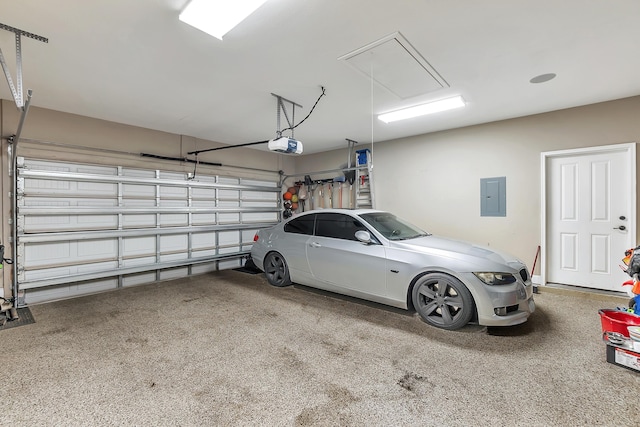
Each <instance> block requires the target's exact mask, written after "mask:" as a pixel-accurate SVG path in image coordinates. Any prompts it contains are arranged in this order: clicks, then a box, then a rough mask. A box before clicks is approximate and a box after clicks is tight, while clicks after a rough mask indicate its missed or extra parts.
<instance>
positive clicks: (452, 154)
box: [0, 97, 640, 295]
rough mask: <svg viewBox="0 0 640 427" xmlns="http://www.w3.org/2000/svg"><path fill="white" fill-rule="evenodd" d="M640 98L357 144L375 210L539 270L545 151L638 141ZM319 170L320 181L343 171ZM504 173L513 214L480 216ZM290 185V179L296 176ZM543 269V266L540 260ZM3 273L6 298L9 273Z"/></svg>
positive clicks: (43, 113) (93, 134) (89, 128)
mask: <svg viewBox="0 0 640 427" xmlns="http://www.w3.org/2000/svg"><path fill="white" fill-rule="evenodd" d="M639 113H640V97H633V98H627V99H622V100H618V101H612V102H606V103H601V104H594V105H590V106H586V107H579V108H572V109H568V110H562V111H556V112H552V113H545V114H539V115H535V116H529V117H524V118H518V119H512V120H505V121H501V122H494V123H489V124H484V125H478V126H472V127H467V128H462V129H455V130H450V131H446V132H438V133H432V134H426V135H420V136H416V137H411V138H404V139H399V140H394V141H386V142H379V143H376V144H374V145H373V147H371V145H370V144H359V145H358V146H356V149H361V148H373V158H374V166H375V167H374V173H375V193H376V203H377V208H379V209H384V210H390V211H393V212H396V213H397V214H399V215H400V216H402V217H404V218H406V219H408V220H410V221H411V222H414V223H416V224H417V225H419V226H421V227H423V228H424V229H426V230H428V231H430V232H432V233H436V234H441V235H446V236H449V237H454V238H458V239H464V240H469V241H473V242H476V243H481V244H485V245H488V246H490V247H493V248H496V249H500V250H504V251H507V252H510V253H512V254H514V255H516V256H518V257H520V258H521V259H522V260H523V261H525V262H526V263H527V265H529V267H531V265H532V264H533V259H534V256H535V252H536V249H537V246H538V245H539V244H540V153H541V152H544V151H553V150H560V149H569V148H581V147H590V146H599V145H609V144H618V143H624V142H637V141H639V140H640V120H638V117H639ZM19 117H20V114H19V111H18V110H17V109H16V108H15V105H14V104H13V102H11V101H6V100H5V101H2V103H1V104H0V131H1V134H2V136H3V137H7V136H9V135H11V134H13V133H15V131H16V128H17V125H18V121H19ZM22 137H23V138H28V139H37V140H45V141H52V142H56V143H63V144H71V145H77V146H84V147H92V148H98V149H105V148H106V149H109V150H114V151H125V152H129V153H132V154H133V155H126V154H117V153H111V152H99V154H97V153H96V152H93V151H86V152H85V151H84V150H78V149H68V148H66V149H65V148H61V147H56V146H52V145H41V144H30V143H21V144H20V148H19V150H18V152H19V154H20V155H26V156H33V157H41V158H49V159H58V160H66V161H78V162H89V163H97V164H120V165H125V166H131V167H141V168H150V169H156V168H160V169H165V170H179V171H183V172H185V173H187V172H191V171H192V170H193V164H182V163H177V162H166V161H156V160H149V159H141V158H140V157H138V156H136V155H135V154H137V153H140V152H149V153H153V154H159V155H164V156H172V157H184V156H185V155H186V153H187V152H188V151H192V150H195V149H203V148H209V147H215V146H216V145H218V144H216V143H215V142H211V141H203V140H199V139H196V138H192V137H185V136H180V135H176V134H170V133H166V132H159V131H154V130H149V129H143V128H138V127H134V126H127V125H123V124H118V123H113V122H107V121H103V120H97V119H92V118H87V117H82V116H78V115H73V114H67V113H61V112H56V111H51V110H46V109H41V108H35V107H34V108H32V109H31V110H30V112H29V116H28V118H27V121H26V123H25V126H24V129H23V133H22ZM2 144H3V146H2V156H3V159H2V160H3V161H2V165H1V166H0V172H1V173H2V174H1V176H2V189H3V196H2V197H1V198H0V208H1V209H2V213H3V222H2V227H1V232H2V242H3V243H4V244H5V245H6V246H7V247H8V250H7V256H8V257H12V256H13V255H12V254H11V251H10V246H11V245H10V244H9V243H8V242H9V235H10V226H9V223H8V219H9V218H10V205H11V203H10V201H9V198H8V194H9V191H10V180H9V179H7V176H6V175H7V159H6V147H7V142H6V140H5V139H3V141H2ZM200 160H203V161H209V162H220V163H222V164H223V165H225V166H224V167H222V168H210V167H206V166H201V167H199V169H198V170H199V171H200V172H201V173H203V174H204V173H218V174H229V175H238V174H239V175H243V176H255V177H265V176H268V177H273V174H269V173H265V172H260V171H250V170H240V169H235V168H233V167H229V166H230V165H233V166H242V167H247V168H255V169H261V170H272V171H278V170H284V171H285V172H286V173H288V174H293V173H296V172H297V173H305V172H313V171H319V170H327V169H336V168H341V167H342V166H343V165H344V164H346V163H347V149H346V148H345V149H343V150H335V151H330V152H326V153H319V154H311V155H303V156H300V157H295V158H294V157H291V156H286V155H282V154H274V153H269V152H264V151H258V150H254V149H248V148H238V149H232V150H222V151H217V152H211V153H207V154H203V155H201V156H200ZM335 175H337V174H328V175H325V176H317V175H314V176H313V178H314V179H318V178H323V177H329V176H335ZM497 176H506V178H507V216H506V217H503V218H492V217H480V178H489V177H497ZM301 179H302V178H292V179H289V180H288V181H287V183H288V184H291V183H292V182H293V181H295V180H301ZM538 265H539V264H538ZM8 273H9V269H8V268H7V269H6V271H5V272H4V275H3V278H4V291H5V295H10V286H11V283H10V275H9V274H8Z"/></svg>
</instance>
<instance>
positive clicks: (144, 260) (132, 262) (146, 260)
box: [122, 254, 156, 267]
mask: <svg viewBox="0 0 640 427" xmlns="http://www.w3.org/2000/svg"><path fill="white" fill-rule="evenodd" d="M154 262H156V256H155V254H154V255H150V256H141V257H136V258H126V259H123V260H122V264H123V266H124V267H137V266H141V265H150V264H153V263H154Z"/></svg>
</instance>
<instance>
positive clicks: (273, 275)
mask: <svg viewBox="0 0 640 427" xmlns="http://www.w3.org/2000/svg"><path fill="white" fill-rule="evenodd" d="M264 274H265V276H267V281H268V282H269V284H270V285H272V286H277V287H279V288H281V287H284V286H289V285H290V284H291V278H290V276H289V267H288V266H287V262H286V261H285V260H284V257H283V256H282V255H280V254H279V253H278V252H271V253H269V254H268V255H267V257H266V258H265V259H264Z"/></svg>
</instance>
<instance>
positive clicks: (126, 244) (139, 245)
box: [122, 236, 156, 257]
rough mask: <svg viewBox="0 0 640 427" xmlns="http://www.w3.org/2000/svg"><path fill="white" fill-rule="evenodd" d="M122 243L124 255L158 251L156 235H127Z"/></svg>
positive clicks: (146, 253)
mask: <svg viewBox="0 0 640 427" xmlns="http://www.w3.org/2000/svg"><path fill="white" fill-rule="evenodd" d="M122 243H123V245H122V246H123V252H122V255H123V257H130V256H135V255H148V254H149V253H155V252H156V237H155V236H141V237H125V238H123V239H122Z"/></svg>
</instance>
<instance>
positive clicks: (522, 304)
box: [467, 274, 536, 326]
mask: <svg viewBox="0 0 640 427" xmlns="http://www.w3.org/2000/svg"><path fill="white" fill-rule="evenodd" d="M467 280H470V281H473V282H474V285H475V286H474V287H473V290H471V289H470V290H471V293H472V294H473V297H474V299H475V302H476V309H477V312H478V323H479V324H480V325H484V326H513V325H519V324H521V323H524V322H526V321H527V319H528V318H529V316H530V315H531V314H532V313H533V312H534V311H535V310H536V304H535V301H534V300H533V284H532V283H531V281H530V280H527V281H526V282H522V281H521V280H519V279H518V281H517V282H516V283H513V284H511V285H500V286H490V285H486V284H484V283H482V282H481V281H480V280H478V279H477V278H476V277H475V276H474V275H473V274H471V275H470V276H468V277H467Z"/></svg>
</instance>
